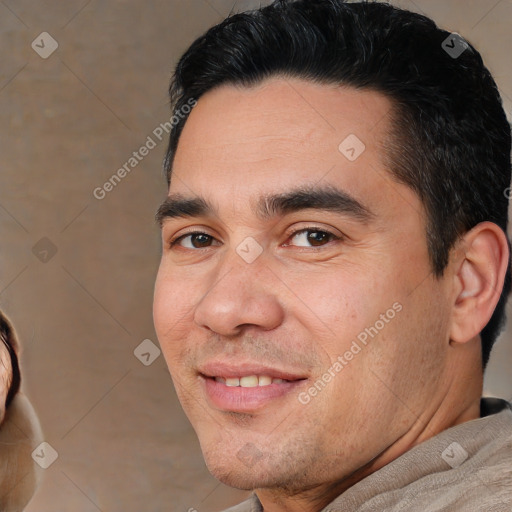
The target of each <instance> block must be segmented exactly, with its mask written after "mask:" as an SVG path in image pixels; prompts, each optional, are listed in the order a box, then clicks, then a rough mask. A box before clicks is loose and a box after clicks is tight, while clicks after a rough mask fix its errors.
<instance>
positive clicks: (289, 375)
mask: <svg viewBox="0 0 512 512" xmlns="http://www.w3.org/2000/svg"><path fill="white" fill-rule="evenodd" d="M170 93H171V102H172V106H173V112H174V113H175V116H176V117H175V119H177V120H179V121H178V122H176V123H175V125H174V127H173V130H172V131H171V133H170V141H169V148H168V152H167V156H166V160H165V170H166V173H167V179H168V184H169V191H168V197H167V199H166V200H165V201H164V203H163V204H162V205H161V207H160V208H159V211H158V214H157V219H158V221H159V223H160V225H161V228H162V241H163V251H162V260H161V264H160V269H159V272H158V276H157V279H156V285H155V298H154V321H155V327H156V331H157V334H158V338H159V341H160V344H161V346H162V349H163V352H164V355H165V358H166V361H167V364H168V367H169V369H170V373H171V376H172V379H173V382H174V385H175V388H176V391H177V394H178V397H179V399H180V401H181V404H182V406H183V408H184V411H185V413H186V414H187V416H188V418H189V420H190V422H191V424H192V425H193V427H194V429H195V431H196V433H197V435H198V438H199V442H200V444H201V449H202V452H203V455H204V458H205V461H206V464H207V466H208V468H209V470H210V472H211V473H212V474H213V475H214V476H215V477H216V478H218V479H219V480H220V481H222V482H224V483H225V484H227V485H230V486H232V487H236V488H239V489H246V490H251V491H254V492H253V493H252V494H251V496H250V498H249V499H248V500H247V501H245V502H244V503H242V504H240V505H238V506H236V507H234V508H232V509H230V511H233V512H235V511H237V512H249V511H251V512H256V511H265V512H295V511H303V512H317V511H321V510H323V511H326V512H327V511H340V512H341V511H344V512H349V511H350V512H353V511H358V512H363V511H375V510H378V511H391V510H393V511H396V510H407V511H422V512H424V511H475V512H476V511H482V510H486V511H491V510H492V511H502V510H503V511H504V510H510V509H511V505H512V442H511V440H512V438H511V433H512V410H511V406H510V404H509V403H508V402H507V401H505V400H502V399H498V398H482V387H483V373H484V370H485V367H486V365H487V362H488V360H489V355H490V352H491V349H492V346H493V343H494V342H495V340H496V337H497V336H498V334H499V332H500V330H501V328H502V326H503V323H504V314H505V304H506V301H507V297H508V294H509V291H510V284H511V283H510V243H509V240H508V238H507V235H506V229H507V223H508V217H507V216H508V197H507V196H508V194H507V193H506V190H507V188H508V187H509V186H510V178H511V173H510V171H511V168H510V149H511V137H510V126H509V124H508V122H507V119H506V116H505V113H504V110H503V107H502V102H501V98H500V95H499V92H498V89H497V86H496V84H495V82H494V80H493V78H492V76H491V74H490V73H489V71H488V70H487V68H486V67H485V66H484V64H483V62H482V59H481V57H480V54H479V53H478V51H477V50H476V49H475V48H474V47H473V46H472V45H470V44H469V43H467V41H465V40H464V39H462V37H461V36H458V35H457V34H451V33H450V32H447V31H445V30H442V29H439V28H438V27H437V26H436V25H435V23H434V22H433V21H432V20H430V19H428V18H427V17H424V16H422V15H419V14H416V13H412V12H409V11H406V10H401V9H398V8H395V7H392V6H390V5H387V4H384V3H365V2H364V3H360V2H356V3H345V2H343V1H341V0H307V1H306V0H297V1H291V0H276V1H275V2H273V3H272V4H271V5H270V6H267V7H263V8H260V9H257V10H254V11H249V12H246V13H240V14H235V15H232V16H230V17H228V18H227V19H226V20H225V21H223V22H222V23H220V24H219V25H217V26H215V27H213V28H211V29H210V30H208V31H207V32H206V33H205V34H204V35H203V36H201V37H199V38H198V39H197V40H196V41H195V42H194V43H193V44H192V45H191V46H190V48H189V49H188V50H187V51H186V52H185V54H184V55H183V56H182V58H181V59H180V61H179V62H178V64H177V67H176V70H175V73H174V76H173V79H172V82H171V88H170ZM191 100H193V101H194V102H197V105H196V106H194V107H193V108H190V107H187V105H190V101H191ZM191 485H193V484H192V483H191Z"/></svg>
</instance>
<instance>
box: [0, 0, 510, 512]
mask: <svg viewBox="0 0 512 512" xmlns="http://www.w3.org/2000/svg"><path fill="white" fill-rule="evenodd" d="M233 3H234V0H187V1H185V0H183V1H176V0H174V1H172V0H168V1H163V0H158V1H157V0H150V1H146V2H142V1H135V0H123V1H121V0H109V1H100V0H92V1H87V0H70V1H66V2H60V1H57V0H47V1H40V2H35V1H29V0H4V1H2V2H0V45H1V52H0V53H1V58H2V60H1V65H0V112H1V129H0V132H1V136H0V156H1V159H0V165H1V172H0V233H1V240H2V243H1V244H0V251H1V252H0V261H1V265H0V307H1V308H2V309H3V310H4V311H6V312H7V313H8V315H9V316H10V317H11V318H12V320H13V321H14V323H15V325H16V326H17V329H18V332H19V335H20V338H21V340H22V344H23V355H22V363H23V372H24V390H25V392H26V393H27V394H28V395H29V396H30V398H31V399H32V401H33V403H34V404H35V407H36V408H37V410H38V412H39V416H40V419H41V422H42V425H43V428H44V431H45V439H46V441H47V442H48V443H50V444H51V445H52V446H53V447H54V449H55V450H56V451H57V453H58V459H57V460H56V461H55V462H54V463H53V464H52V465H51V466H50V467H49V468H48V469H46V470H45V471H44V482H43V485H42V487H41V488H40V490H39V492H38V493H37V495H36V497H35V498H34V500H33V501H32V503H31V505H29V507H28V509H27V510H28V511H29V512H54V511H55V510H73V511H77V512H89V511H91V512H92V511H98V510H100V511H103V512H113V511H123V512H139V511H141V510H148V511H152V512H154V511H164V510H165V511H170V510H172V511H188V510H189V509H190V508H192V507H193V508H195V509H196V510H197V511H199V512H213V511H216V510H220V509H222V508H223V507H225V506H227V505H228V504H233V503H235V502H237V501H239V500H240V499H241V498H242V497H243V496H245V494H244V493H242V492H239V491H233V490H230V489H228V488H226V487H224V486H223V485H221V484H219V483H218V482H217V481H216V480H214V479H213V478H212V477H211V476H209V474H208V473H207V471H206V469H205V467H204V463H203V460H202V456H201V453H200V450H199V447H198V443H197V441H196V438H195V435H194V433H193V431H192V429H191V427H190V425H189V424H188V422H187V420H186V418H185V416H184V414H183V413H182V411H181V408H180V406H179V404H178V402H177V399H176V396H175V393H174V390H173V387H172V384H171V380H170V377H169V375H168V373H167V369H166V366H165V363H164V360H163V357H161V356H160V357H159V358H157V359H156V360H155V361H154V362H153V363H152V364H151V365H149V366H144V365H143V364H142V363H141V362H140V361H139V360H138V359H137V358H136V357H135V356H134V353H133V352H134V349H135V348H136V347H137V346H138V345H139V344H140V343H141V342H142V341H143V340H145V339H150V340H152V341H153V342H155V343H156V338H155V333H154V330H153V326H152V318H151V301H152V288H153V280H154V276H155V273H156V270H157V266H158V260H159V250H160V242H159V232H158V230H157V228H156V226H155V225H154V223H153V215H154V212H155V209H156V207H157V206H158V204H159V202H160V201H161V200H162V199H163V197H164V196H165V192H166V191H165V183H164V180H163V177H162V175H161V160H162V156H163V153H164V149H165V142H162V143H159V144H157V146H156V147H155V148H153V149H152V150H151V151H150V152H149V154H148V155H147V156H146V157H145V158H144V159H143V160H142V161H141V162H140V163H139V164H138V165H137V167H135V168H134V169H133V170H132V171H131V172H130V174H129V175H128V176H126V177H125V178H124V179H123V180H122V181H121V182H120V183H119V184H118V185H117V187H116V188H115V189H114V190H112V191H111V192H109V193H108V194H107V195H106V196H105V197H104V199H101V200H99V199H96V198H95V197H94V196H93V190H94V189H95V188H96V187H100V186H101V185H102V184H103V183H104V182H105V181H106V180H107V179H108V178H109V177H110V176H112V174H113V173H114V172H116V170H117V169H118V168H119V167H121V166H122V165H123V164H124V163H125V162H127V160H128V159H129V158H130V157H131V156H132V152H133V151H137V150H138V149H139V148H140V147H141V146H142V145H143V144H144V143H145V142H146V141H147V137H148V136H149V135H151V134H152V132H153V130H154V129H155V128H157V127H158V126H159V125H160V123H162V122H164V121H166V120H168V119H169V117H170V113H169V111H168V104H167V102H168V100H167V86H168V79H169V77H170V71H171V68H172V66H173V65H174V63H175V62H176V59H177V58H178V56H179V55H180V54H181V53H182V52H183V51H184V50H185V49H186V47H187V46H188V45H189V44H190V43H191V42H192V41H193V39H194V38H195V37H197V36H198V35H200V34H201V33H202V32H203V31H204V30H205V29H206V28H208V27H209V26H210V25H212V24H214V23H216V22H218V21H220V20H221V18H223V17H224V16H225V15H227V14H228V12H229V11H230V10H231V8H232V6H233ZM259 3H260V2H259V1H252V2H251V1H243V2H242V1H240V2H238V3H237V4H236V6H235V9H242V8H246V7H250V6H256V5H259ZM266 3H268V2H266ZM395 3H397V4H398V3H399V4H400V5H402V6H404V7H407V8H410V9H412V10H416V11H423V12H424V13H426V14H427V15H430V16H431V17H433V18H434V19H435V20H436V21H437V22H438V23H439V24H440V25H441V26H443V27H445V28H447V29H449V30H451V31H456V32H460V33H461V34H463V35H464V36H465V37H466V38H468V39H469V40H470V41H471V42H473V43H474V44H475V45H476V46H477V48H479V49H481V51H482V53H483V55H484V58H485V60H486V61H487V64H488V66H489V67H490V69H491V71H492V72H493V73H494V75H495V78H496V80H497V82H498V84H499V85H500V88H501V91H502V93H503V97H504V100H505V105H506V108H507V110H508V112H509V114H510V113H512V101H511V98H512V76H511V69H510V55H511V54H512V32H510V24H511V22H512V1H510V0H502V1H497V0H471V1H462V0H460V1H459V0H451V1H448V0H433V1H432V0H428V1H427V0H414V1H412V0H404V1H402V2H395ZM42 32H48V33H49V34H50V35H51V36H52V37H53V38H54V39H55V40H56V41H57V43H58V48H57V50H56V51H55V52H54V53H53V54H52V55H51V56H50V57H48V58H47V59H43V58H41V57H40V56H39V55H38V54H37V53H36V52H35V51H34V50H33V49H32V48H31V43H32V41H33V40H34V39H35V38H36V36H38V35H39V34H41V33H42ZM38 41H40V39H39V40H38ZM39 44H40V45H41V43H39ZM49 44H50V43H49V40H46V43H45V49H46V50H48V48H49ZM40 51H43V49H42V48H40ZM468 107H469V106H468ZM469 108H470V107H469ZM157 142H158V141H157ZM53 253H55V254H53ZM45 259H46V260H47V261H44V260H45ZM511 337H512V328H509V330H508V331H507V333H505V334H504V336H503V337H502V339H501V340H500V342H499V345H498V346H497V347H496V350H495V352H494V354H493V356H492V361H491V364H490V368H489V371H488V376H487V380H486V392H487V393H489V394H493V395H497V396H502V397H506V398H509V399H510V398H512V374H511V371H510V368H511V367H512V340H511Z"/></svg>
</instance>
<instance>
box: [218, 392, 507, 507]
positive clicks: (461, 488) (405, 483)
mask: <svg viewBox="0 0 512 512" xmlns="http://www.w3.org/2000/svg"><path fill="white" fill-rule="evenodd" d="M481 416H482V417H481V418H479V419H477V420H473V421H468V422H466V423H462V424H461V425H457V426H455V427H452V428H449V429H447V430H444V431H443V432H441V433H440V434H438V435H437V436H435V437H433V438H431V439H428V440H427V441H424V442H423V443H421V444H419V445H417V446H415V447H414V448H412V449H411V450H409V451H408V452H406V453H404V454H403V455H402V456H400V457H398V458H397V459H395V460H394V461H392V462H390V463H389V464H387V465H386V466H384V467H383V468H381V469H380V470H378V471H376V472H375V473H373V474H371V475H369V476H367V477H366V478H364V479H363V480H361V481H360V482H358V483H357V484H355V485H353V486H352V487H351V488H350V489H348V490H347V491H345V492H344V493H343V494H342V495H341V496H338V498H336V499H335V500H334V501H333V502H332V503H330V504H329V505H327V507H325V508H323V509H322V511H315V512H402V511H403V512H441V511H442V512H461V511H462V512H511V511H512V406H511V404H509V403H508V402H505V401H504V400H500V399H496V398H483V399H482V401H481ZM225 512H263V508H262V507H261V504H260V502H259V500H258V498H257V497H256V495H255V494H252V495H251V497H250V498H249V499H248V500H246V501H244V502H243V503H241V504H240V505H237V506H235V507H232V508H230V509H228V510H226V511H225Z"/></svg>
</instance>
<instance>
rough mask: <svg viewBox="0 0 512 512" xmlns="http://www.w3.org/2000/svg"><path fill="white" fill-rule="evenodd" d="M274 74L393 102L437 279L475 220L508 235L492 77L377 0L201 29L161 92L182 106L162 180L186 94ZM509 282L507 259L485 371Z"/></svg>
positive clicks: (392, 163)
mask: <svg viewBox="0 0 512 512" xmlns="http://www.w3.org/2000/svg"><path fill="white" fill-rule="evenodd" d="M454 38H457V39H454ZM456 44H457V47H456V46H455V45H456ZM450 48H458V49H459V53H460V50H463V51H462V53H461V54H460V55H456V54H453V53H449V51H448V50H449V49H450ZM273 76H283V77H295V78H300V79H305V80H309V81H312V82H315V83H319V84H338V85H345V86H351V87H354V88H357V89H363V90H373V91H377V92H380V93H382V94H384V95H385V96H387V97H388V98H389V99H390V100H391V102H392V104H393V107H394V108H393V113H392V116H391V117H392V123H391V126H392V132H391V134H390V136H389V137H388V141H387V144H386V148H385V158H386V160H387V164H388V167H389V171H390V173H391V175H392V176H393V177H394V178H395V179H396V180H397V181H398V182H400V183H403V184H406V185H408V186H409V187H410V188H411V189H413V190H414V191H415V192H416V193H417V195H418V196H419V198H420V200H421V201H422V203H423V205H424V208H425V211H426V216H427V232H426V237H427V243H428V249H429V255H430V259H431V264H432V270H433V272H434V274H435V275H436V276H437V277H440V276H442V275H443V271H444V269H445V268H446V265H447V263H448V260H449V252H450V249H451V248H452V247H453V246H454V244H455V243H456V242H457V240H458V239H459V238H460V237H461V236H462V235H463V234H464V233H465V232H467V231H469V230H470V229H471V228H473V227H474V226H475V225H477V224H478V223H480V222H483V221H490V222H493V223H495V224H497V225H498V226H499V227H500V228H501V229H502V230H503V231H504V232H505V233H506V230H507V222H508V194H507V189H508V187H509V184H510V178H511V166H510V150H511V135H510V125H509V123H508V121H507V118H506V115H505V112H504V109H503V106H502V101H501V98H500V94H499V92H498V88H497V85H496V83H495V81H494V80H493V78H492V76H491V74H490V72H489V70H488V69H487V68H486V67H485V66H484V64H483V61H482V58H481V56H480V54H479V53H478V51H476V49H475V48H474V47H473V46H472V45H471V44H469V43H467V42H466V41H465V40H463V39H462V38H461V37H460V36H457V35H452V34H450V32H447V31H446V30H442V29H440V28H438V27H437V26H436V24H435V23H434V22H433V21H432V20H431V19H429V18H427V17H425V16H422V15H420V14H417V13H413V12H409V11H406V10H403V9H399V8H397V7H393V6H391V5H389V4H385V3H375V2H357V3H348V2H344V1H343V0H275V1H274V2H273V3H272V4H271V5H269V6H266V7H262V8H260V9H257V10H253V11H248V12H243V13H238V14H233V15H231V16H229V17H228V18H227V19H225V20H224V21H223V22H221V23H220V24H218V25H216V26H214V27H212V28H211V29H210V30H208V31H207V32H206V33H205V34H204V35H202V36H201V37H199V38H198V39H197V40H196V41H195V42H194V43H193V44H192V45H191V46H190V48H189V49H188V50H187V51H186V53H185V54H184V55H183V56H182V57H181V59H180V60H179V62H178V64H177V66H176V69H175V73H174V75H173V78H172V81H171V86H170V90H169V92H170V96H171V104H172V108H173V110H174V112H176V113H177V112H180V116H179V118H180V121H179V122H178V123H177V124H176V125H175V126H174V127H173V129H172V131H171V133H170V140H169V147H168V150H167V154H166V157H165V162H164V169H165V172H166V174H167V179H168V182H169V183H170V180H171V175H172V164H173V159H174V155H175V152H176V149H177V147H178V142H179V138H180V134H181V132H182V130H183V127H184V125H185V123H186V120H187V118H188V112H190V108H188V109H186V110H185V112H187V115H183V114H182V113H181V110H182V108H183V107H184V106H185V105H187V102H189V101H190V100H191V99H195V100H198V99H199V98H200V97H201V96H202V95H203V94H205V93H206V92H208V91H210V90H212V89H213V88H216V87H218V86H220V85H223V84H233V85H239V86H247V87H249V86H251V85H255V84H258V83H260V82H261V81H263V80H264V79H266V78H269V77H273ZM509 247H510V242H509ZM510 288H511V273H510V261H509V267H508V269H507V274H506V278H505V283H504V287H503V290H502V293H501V297H500V300H499V302H498V305H497V307H496V309H495V311H494V314H493V316H492V318H491V319H490V321H489V323H488V324H487V325H486V326H485V328H484V329H483V330H482V332H481V338H482V365H483V367H484V368H485V366H486V365H487V362H488V360H489V356H490V352H491V348H492V346H493V344H494V341H495V340H496V338H497V336H498V334H499V333H500V331H501V329H502V327H503V325H504V322H505V305H506V301H507V298H508V295H509V292H510Z"/></svg>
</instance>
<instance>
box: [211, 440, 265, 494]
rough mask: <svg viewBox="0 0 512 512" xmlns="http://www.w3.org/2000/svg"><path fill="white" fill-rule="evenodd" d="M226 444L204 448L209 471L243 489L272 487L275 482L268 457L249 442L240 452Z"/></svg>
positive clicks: (232, 485) (222, 480) (223, 480)
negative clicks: (210, 448)
mask: <svg viewBox="0 0 512 512" xmlns="http://www.w3.org/2000/svg"><path fill="white" fill-rule="evenodd" d="M223 448H225V446H217V447H216V448H214V449H212V450H203V456H204V460H205V463H206V467H207V468H208V471H209V472H210V473H211V474H212V475H213V476H214V477H215V478H216V479H217V480H219V481H220V482H222V483H223V484H225V485H228V486H229V487H234V488H235V489H240V490H243V491H251V490H253V489H258V488H264V487H271V486H273V484H274V483H275V482H274V481H273V480H274V479H273V478H272V473H273V472H272V471H270V470H269V468H268V464H267V463H265V462H268V460H267V461H265V459H266V457H265V456H264V455H263V454H260V453H259V452H257V451H256V449H255V448H254V445H251V444H249V443H248V444H247V445H246V446H245V447H243V448H242V449H241V450H239V452H238V453H232V452H231V451H229V450H228V449H223Z"/></svg>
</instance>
